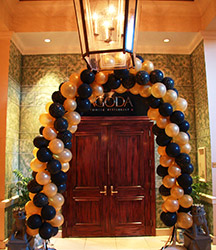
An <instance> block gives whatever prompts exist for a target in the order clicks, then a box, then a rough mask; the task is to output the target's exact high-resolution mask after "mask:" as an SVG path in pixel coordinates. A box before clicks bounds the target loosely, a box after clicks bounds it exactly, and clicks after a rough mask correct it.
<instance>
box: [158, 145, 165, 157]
mask: <svg viewBox="0 0 216 250" xmlns="http://www.w3.org/2000/svg"><path fill="white" fill-rule="evenodd" d="M157 150H158V154H159V155H167V154H166V147H162V146H158V149H157Z"/></svg>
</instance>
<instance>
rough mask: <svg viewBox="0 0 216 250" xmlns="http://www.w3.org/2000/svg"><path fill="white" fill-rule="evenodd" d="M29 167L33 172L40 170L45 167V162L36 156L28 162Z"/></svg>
mask: <svg viewBox="0 0 216 250" xmlns="http://www.w3.org/2000/svg"><path fill="white" fill-rule="evenodd" d="M30 167H31V169H32V171H34V172H41V171H44V170H45V169H46V163H44V162H41V161H39V160H38V159H37V158H35V159H33V160H32V161H31V162H30Z"/></svg>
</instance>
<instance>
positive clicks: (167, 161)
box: [160, 155, 174, 167]
mask: <svg viewBox="0 0 216 250" xmlns="http://www.w3.org/2000/svg"><path fill="white" fill-rule="evenodd" d="M173 161H174V158H172V157H169V156H168V155H162V156H161V157H160V164H161V165H162V166H163V167H169V166H170V165H171V164H172V163H173Z"/></svg>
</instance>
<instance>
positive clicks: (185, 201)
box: [179, 194, 193, 208]
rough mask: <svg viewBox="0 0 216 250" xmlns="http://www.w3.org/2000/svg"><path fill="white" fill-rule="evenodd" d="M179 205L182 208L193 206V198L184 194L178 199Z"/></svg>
mask: <svg viewBox="0 0 216 250" xmlns="http://www.w3.org/2000/svg"><path fill="white" fill-rule="evenodd" d="M179 204H180V205H181V206H182V207H184V208H189V207H190V206H192V204H193V198H192V197H191V196H190V195H188V194H185V195H183V196H182V197H181V198H180V199H179Z"/></svg>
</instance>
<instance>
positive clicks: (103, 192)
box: [100, 186, 107, 196]
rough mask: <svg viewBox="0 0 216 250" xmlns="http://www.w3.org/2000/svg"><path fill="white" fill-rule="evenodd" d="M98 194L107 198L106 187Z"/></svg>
mask: <svg viewBox="0 0 216 250" xmlns="http://www.w3.org/2000/svg"><path fill="white" fill-rule="evenodd" d="M100 194H104V195H105V196H107V186H104V191H100Z"/></svg>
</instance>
